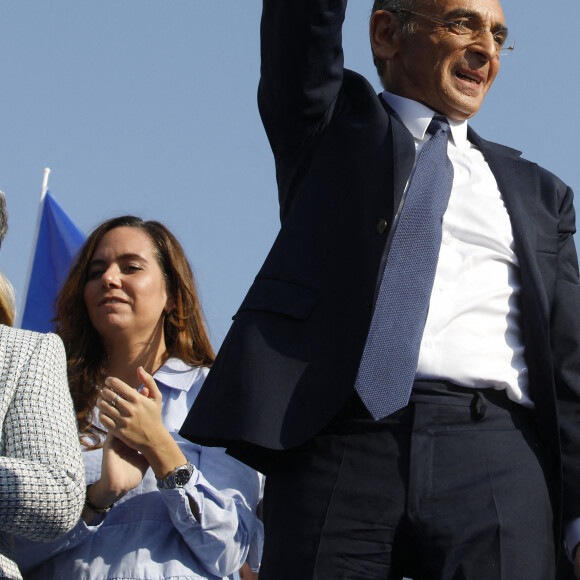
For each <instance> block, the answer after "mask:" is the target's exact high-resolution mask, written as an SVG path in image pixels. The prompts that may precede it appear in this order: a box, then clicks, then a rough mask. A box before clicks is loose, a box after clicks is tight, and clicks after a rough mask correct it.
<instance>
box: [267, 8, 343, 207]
mask: <svg viewBox="0 0 580 580" xmlns="http://www.w3.org/2000/svg"><path fill="white" fill-rule="evenodd" d="M346 4H347V2H346V0H293V1H292V2H287V1H285V0H264V8H263V12H262V22H261V29H260V30H261V53H262V54H261V58H262V65H261V78H260V85H259V88H258V105H259V109H260V114H261V117H262V121H263V123H264V127H265V129H266V133H267V135H268V139H269V140H270V145H271V147H272V151H273V152H274V156H275V158H276V170H277V176H278V185H279V195H280V205H281V215H282V218H283V217H284V215H285V214H286V212H287V211H288V209H289V207H290V205H291V203H292V195H289V192H290V191H296V190H297V189H298V188H297V187H296V183H294V184H293V185H294V187H291V188H288V187H285V184H286V182H287V178H286V176H287V175H288V174H292V175H298V176H299V175H300V174H302V173H304V171H303V172H301V171H297V170H296V165H297V164H300V163H301V162H302V161H304V160H305V159H307V158H309V155H308V153H309V147H308V146H309V145H312V142H313V140H314V139H315V138H316V137H317V136H318V135H320V134H321V133H322V131H323V129H324V128H325V127H326V126H327V125H328V123H329V121H330V118H331V116H332V112H333V109H334V106H335V104H336V100H337V98H338V95H339V92H340V89H341V86H342V82H343V75H344V70H343V66H344V59H343V52H342V24H343V22H344V15H345V10H346ZM299 150H300V154H299V155H297V152H298V151H299ZM287 164H288V165H290V166H289V167H288V166H287ZM298 179H299V177H298ZM295 180H296V177H295V178H294V181H295Z"/></svg>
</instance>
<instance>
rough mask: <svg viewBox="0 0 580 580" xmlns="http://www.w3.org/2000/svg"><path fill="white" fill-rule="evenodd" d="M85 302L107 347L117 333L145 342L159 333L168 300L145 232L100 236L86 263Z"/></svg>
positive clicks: (119, 230) (118, 230)
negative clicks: (87, 263) (87, 265)
mask: <svg viewBox="0 0 580 580" xmlns="http://www.w3.org/2000/svg"><path fill="white" fill-rule="evenodd" d="M84 299H85V304H86V307H87V311H88V314H89V318H90V320H91V323H92V324H93V326H94V328H95V330H96V331H97V332H98V333H99V335H100V336H101V338H102V339H103V340H104V342H105V344H106V343H107V342H109V340H107V339H118V338H120V336H121V335H123V336H125V337H126V338H128V339H129V340H131V341H135V340H145V341H147V340H148V339H150V338H151V337H152V336H153V334H154V333H155V332H156V331H161V332H162V331H163V319H164V315H165V313H166V312H168V311H169V310H171V308H172V301H171V299H170V298H169V296H168V293H167V285H166V282H165V277H164V276H163V272H162V270H161V267H160V266H159V262H158V260H157V257H156V254H155V248H154V246H153V243H152V241H151V239H150V238H149V236H148V235H147V234H146V233H145V232H144V231H143V230H140V229H138V228H131V227H119V228H115V229H114V230H111V231H109V232H107V233H106V234H105V235H104V236H103V238H102V239H101V241H100V242H99V244H98V245H97V248H96V250H95V253H94V254H93V257H92V259H91V261H90V262H89V267H88V276H87V281H86V283H85V288H84Z"/></svg>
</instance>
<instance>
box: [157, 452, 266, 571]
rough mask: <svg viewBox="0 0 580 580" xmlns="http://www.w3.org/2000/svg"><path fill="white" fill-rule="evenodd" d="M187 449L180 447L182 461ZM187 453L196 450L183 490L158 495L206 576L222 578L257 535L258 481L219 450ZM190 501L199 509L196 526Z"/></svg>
mask: <svg viewBox="0 0 580 580" xmlns="http://www.w3.org/2000/svg"><path fill="white" fill-rule="evenodd" d="M189 446H190V445H189V444H186V445H184V446H183V447H182V449H183V451H184V452H185V454H186V456H188V458H189V455H188V453H187V447H189ZM191 447H196V448H197V451H196V453H195V459H196V460H197V461H198V467H196V468H195V469H194V472H193V475H192V477H191V479H190V480H189V482H188V483H187V484H186V485H185V486H184V487H183V488H178V489H159V491H160V492H161V495H162V497H163V499H164V501H165V502H166V504H167V508H168V511H169V514H170V517H171V520H172V522H173V525H174V526H175V528H176V529H177V530H178V531H179V533H180V534H181V535H182V537H183V539H184V541H185V542H186V543H187V545H188V546H189V548H190V549H191V550H192V552H194V553H195V556H196V557H197V558H198V560H199V561H200V562H201V563H202V565H203V566H204V568H205V569H206V570H207V572H209V573H210V574H214V575H216V576H220V577H221V576H227V575H229V574H232V573H233V572H235V571H236V570H238V569H239V568H240V567H241V566H242V564H243V563H244V562H245V560H246V558H247V556H248V551H249V549H250V545H251V542H252V538H253V537H254V535H255V534H256V533H257V531H258V528H259V522H258V520H257V517H256V515H255V509H256V506H257V504H258V498H259V492H260V477H259V475H258V473H257V472H255V471H254V470H252V469H250V468H249V467H247V466H245V465H243V464H242V463H240V462H239V461H237V460H236V459H234V458H233V457H230V456H229V455H226V453H225V450H224V449H221V448H213V447H201V448H200V447H199V446H194V445H191ZM190 461H191V459H190ZM190 498H191V499H192V500H193V501H194V502H195V504H196V505H197V506H198V508H199V517H200V519H199V521H198V520H197V519H196V518H195V516H194V515H193V512H192V510H191V507H190Z"/></svg>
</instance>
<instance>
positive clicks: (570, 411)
mask: <svg viewBox="0 0 580 580" xmlns="http://www.w3.org/2000/svg"><path fill="white" fill-rule="evenodd" d="M562 190H563V191H564V193H563V195H562V197H561V203H560V223H559V239H558V246H559V253H558V256H557V265H558V267H557V273H556V281H555V295H554V296H555V299H554V302H553V306H552V316H551V323H550V331H551V332H550V337H551V346H552V353H553V364H554V379H555V385H556V398H557V404H558V419H559V423H560V438H561V449H562V468H563V483H564V490H563V491H564V495H563V508H564V518H565V520H569V519H571V518H578V517H580V491H579V490H580V285H579V275H578V259H577V256H576V245H575V243H574V239H573V234H574V232H575V212H574V207H573V205H572V202H573V195H572V190H571V189H570V188H569V187H566V186H563V187H562Z"/></svg>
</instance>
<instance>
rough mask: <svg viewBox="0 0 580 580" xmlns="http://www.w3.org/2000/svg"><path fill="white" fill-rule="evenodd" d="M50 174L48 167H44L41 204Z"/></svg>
mask: <svg viewBox="0 0 580 580" xmlns="http://www.w3.org/2000/svg"><path fill="white" fill-rule="evenodd" d="M49 175H50V167H45V168H44V175H43V177H42V193H41V194H40V203H41V204H42V202H43V200H44V197H45V196H46V192H47V191H48V176H49Z"/></svg>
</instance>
